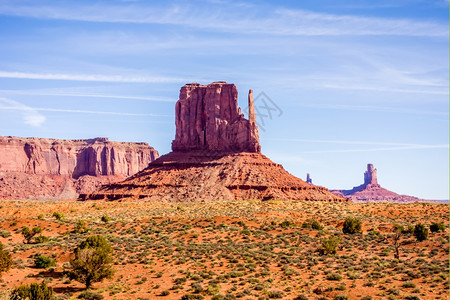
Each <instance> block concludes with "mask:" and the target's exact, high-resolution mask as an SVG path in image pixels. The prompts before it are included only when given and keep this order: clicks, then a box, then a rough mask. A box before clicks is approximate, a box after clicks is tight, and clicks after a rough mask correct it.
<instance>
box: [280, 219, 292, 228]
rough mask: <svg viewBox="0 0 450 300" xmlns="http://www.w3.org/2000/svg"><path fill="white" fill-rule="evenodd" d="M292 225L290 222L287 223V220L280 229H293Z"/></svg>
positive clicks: (281, 224)
mask: <svg viewBox="0 0 450 300" xmlns="http://www.w3.org/2000/svg"><path fill="white" fill-rule="evenodd" d="M292 225H293V224H292V223H291V222H290V221H287V220H286V221H283V222H281V223H280V227H281V228H288V227H291V226H292Z"/></svg>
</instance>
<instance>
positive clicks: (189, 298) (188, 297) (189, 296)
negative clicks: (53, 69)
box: [181, 294, 204, 300]
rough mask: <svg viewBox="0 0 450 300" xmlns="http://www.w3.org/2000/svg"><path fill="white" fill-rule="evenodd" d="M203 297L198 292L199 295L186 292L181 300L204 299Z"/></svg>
mask: <svg viewBox="0 0 450 300" xmlns="http://www.w3.org/2000/svg"><path fill="white" fill-rule="evenodd" d="M203 298H204V297H203V296H202V295H199V294H197V295H196V294H186V295H183V296H182V297H181V300H192V299H198V300H202V299H203Z"/></svg>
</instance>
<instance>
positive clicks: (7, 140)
mask: <svg viewBox="0 0 450 300" xmlns="http://www.w3.org/2000/svg"><path fill="white" fill-rule="evenodd" d="M156 158H158V152H157V151H156V150H155V149H153V148H152V147H150V146H149V145H148V144H146V143H120V142H111V141H109V140H108V139H107V138H95V139H87V140H57V139H42V138H18V137H0V198H7V199H8V198H14V199H20V198H26V199H28V198H46V197H50V198H52V197H56V198H73V197H75V198H76V196H77V194H78V193H86V192H90V191H92V190H94V189H96V188H98V187H99V185H101V184H105V183H111V182H116V181H118V180H122V179H124V178H126V177H128V176H131V175H133V174H135V173H137V172H138V171H140V170H142V169H144V168H145V167H147V165H148V164H149V163H150V162H152V161H153V160H155V159H156Z"/></svg>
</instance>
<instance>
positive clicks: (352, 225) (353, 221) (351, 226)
mask: <svg viewBox="0 0 450 300" xmlns="http://www.w3.org/2000/svg"><path fill="white" fill-rule="evenodd" d="M342 231H343V232H344V233H348V234H354V233H362V230H361V220H359V219H357V218H347V219H345V221H344V227H343V228H342Z"/></svg>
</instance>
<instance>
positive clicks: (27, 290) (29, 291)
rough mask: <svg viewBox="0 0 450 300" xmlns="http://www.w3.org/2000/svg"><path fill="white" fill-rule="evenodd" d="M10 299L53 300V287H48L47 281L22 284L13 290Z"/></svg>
mask: <svg viewBox="0 0 450 300" xmlns="http://www.w3.org/2000/svg"><path fill="white" fill-rule="evenodd" d="M10 299H11V300H22V299H29V300H51V299H53V289H52V288H51V287H48V286H47V284H46V283H45V281H42V283H41V284H37V283H32V284H30V285H21V286H19V287H17V288H15V289H14V290H13V291H12V293H11V297H10Z"/></svg>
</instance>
